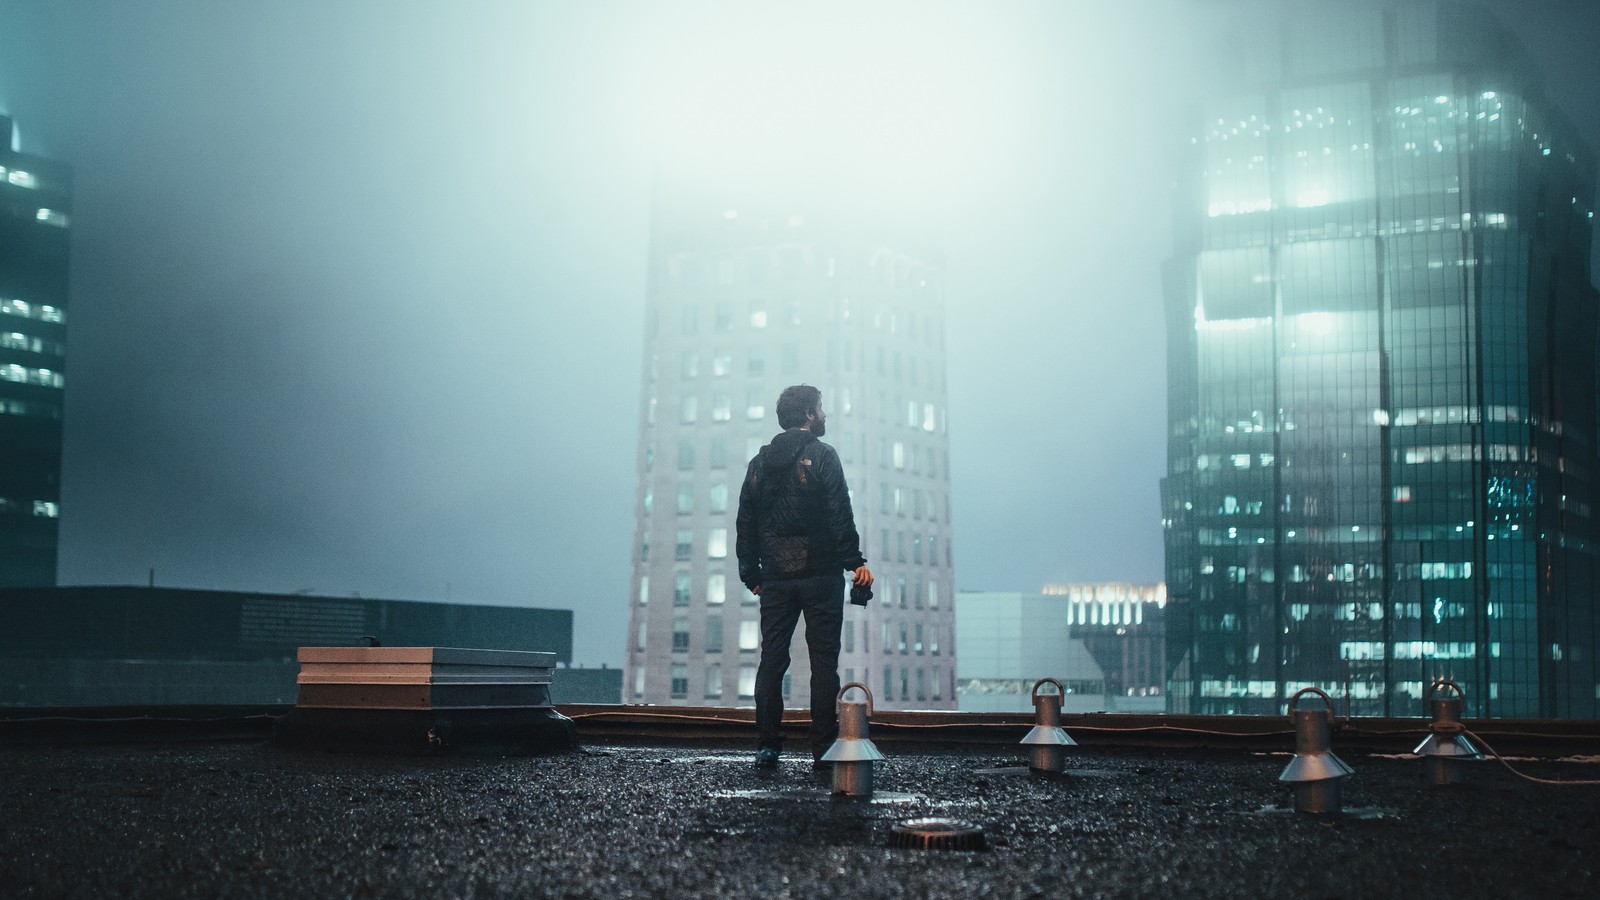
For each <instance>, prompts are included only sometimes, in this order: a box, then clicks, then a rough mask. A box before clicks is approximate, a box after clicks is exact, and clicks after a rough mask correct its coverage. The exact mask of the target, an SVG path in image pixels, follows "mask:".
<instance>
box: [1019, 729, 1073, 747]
mask: <svg viewBox="0 0 1600 900" xmlns="http://www.w3.org/2000/svg"><path fill="white" fill-rule="evenodd" d="M1022 743H1024V744H1044V745H1046V746H1062V747H1076V746H1078V742H1077V741H1075V740H1073V739H1072V737H1071V736H1070V735H1068V734H1067V733H1066V732H1065V731H1063V730H1062V729H1061V728H1060V727H1052V726H1050V725H1035V726H1033V728H1031V729H1029V731H1028V733H1027V734H1026V735H1024V736H1023V738H1022Z"/></svg>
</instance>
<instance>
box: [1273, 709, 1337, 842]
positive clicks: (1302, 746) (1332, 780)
mask: <svg viewBox="0 0 1600 900" xmlns="http://www.w3.org/2000/svg"><path fill="white" fill-rule="evenodd" d="M1306 694H1316V695H1317V696H1319V697H1321V698H1322V702H1323V703H1325V704H1327V707H1328V708H1327V709H1298V708H1297V704H1298V703H1299V701H1300V698H1301V697H1304V696H1305V695H1306ZM1289 718H1290V719H1291V720H1293V722H1294V759H1291V760H1289V764H1288V765H1287V766H1284V768H1283V774H1282V775H1279V776H1278V780H1279V781H1283V782H1287V783H1289V784H1291V785H1293V786H1294V809H1295V812H1303V813H1337V812H1340V811H1342V810H1343V807H1342V806H1341V805H1340V800H1339V779H1341V778H1344V777H1346V776H1347V775H1350V774H1351V773H1353V772H1354V771H1355V770H1354V769H1352V768H1350V767H1349V766H1347V765H1345V762H1344V760H1342V759H1340V758H1339V757H1337V756H1334V755H1333V739H1332V738H1331V737H1330V732H1331V730H1332V726H1331V723H1332V720H1333V699H1332V698H1330V697H1329V696H1328V695H1327V694H1326V693H1324V692H1323V691H1320V690H1318V689H1317V688H1314V687H1308V688H1302V689H1301V690H1299V691H1296V692H1295V695H1294V696H1293V697H1290V698H1289Z"/></svg>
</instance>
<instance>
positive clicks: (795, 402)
mask: <svg viewBox="0 0 1600 900" xmlns="http://www.w3.org/2000/svg"><path fill="white" fill-rule="evenodd" d="M820 406H822V392H821V391H819V390H817V389H816V388H814V387H812V386H811V385H809V384H797V385H794V386H793V387H786V388H784V389H783V393H781V394H779V395H778V425H779V427H782V428H799V427H800V426H801V425H804V424H805V423H806V415H807V414H809V413H814V412H816V411H817V409H818V407H820Z"/></svg>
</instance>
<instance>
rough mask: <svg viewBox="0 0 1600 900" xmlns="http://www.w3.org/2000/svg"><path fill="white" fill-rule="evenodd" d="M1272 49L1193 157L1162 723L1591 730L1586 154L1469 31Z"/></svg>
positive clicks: (1327, 27)
mask: <svg viewBox="0 0 1600 900" xmlns="http://www.w3.org/2000/svg"><path fill="white" fill-rule="evenodd" d="M1279 34H1280V35H1281V41H1277V42H1271V43H1270V45H1269V46H1266V47H1262V48H1256V49H1257V50H1259V51H1261V52H1259V53H1257V54H1255V57H1256V62H1255V63H1254V64H1253V71H1252V73H1251V75H1250V77H1249V78H1248V79H1247V80H1248V81H1249V83H1250V84H1253V85H1255V87H1254V88H1252V89H1247V90H1241V91H1239V92H1238V93H1236V94H1234V95H1233V96H1228V97H1226V98H1225V99H1220V100H1217V101H1216V102H1214V103H1212V104H1211V105H1210V107H1209V108H1208V109H1206V110H1205V112H1204V118H1203V120H1202V121H1201V122H1199V123H1197V126H1196V130H1195V132H1194V133H1193V135H1192V140H1191V141H1190V142H1189V146H1188V148H1187V149H1188V150H1189V151H1190V155H1189V156H1188V158H1187V163H1186V173H1187V174H1186V176H1185V179H1184V183H1183V189H1182V191H1181V194H1180V198H1179V204H1178V207H1179V212H1178V217H1177V219H1178V224H1179V230H1178V233H1179V237H1178V242H1177V248H1176V254H1175V258H1174V260H1173V261H1172V263H1171V265H1170V266H1169V269H1168V272H1167V278H1166V282H1167V297H1168V305H1167V315H1168V328H1169V337H1170V339H1169V351H1168V352H1169V370H1170V386H1169V416H1170V425H1171V429H1170V432H1169V460H1168V474H1167V477H1166V478H1165V479H1164V481H1163V485H1162V504H1163V526H1164V528H1165V530H1166V556H1167V560H1166V577H1167V586H1168V591H1169V595H1170V605H1169V608H1168V612H1167V626H1168V671H1169V677H1170V679H1171V688H1170V691H1171V693H1170V702H1171V706H1170V708H1171V709H1172V710H1173V711H1175V712H1194V713H1256V714H1276V713H1280V712H1282V711H1283V710H1284V708H1285V704H1286V701H1287V698H1288V696H1289V695H1290V694H1292V693H1293V692H1294V691H1296V690H1298V689H1299V688H1301V687H1304V686H1316V687H1320V688H1322V689H1323V690H1326V691H1327V692H1328V693H1329V694H1331V695H1333V696H1334V697H1335V698H1336V699H1337V701H1338V703H1339V711H1340V712H1341V713H1343V712H1344V711H1345V709H1346V708H1348V709H1349V711H1350V712H1352V713H1354V714H1356V715H1419V714H1421V712H1422V707H1421V704H1420V702H1419V698H1420V697H1421V696H1422V693H1423V692H1424V690H1425V689H1426V687H1427V685H1428V684H1430V683H1431V681H1432V680H1433V679H1435V678H1438V677H1449V678H1453V679H1455V680H1456V681H1457V682H1459V683H1460V684H1461V685H1462V687H1463V688H1464V689H1465V692H1466V696H1467V701H1468V704H1469V706H1468V709H1469V712H1470V713H1471V714H1473V715H1488V716H1502V717H1507V716H1539V717H1589V718H1592V717H1595V716H1596V715H1597V714H1600V705H1597V697H1600V677H1597V672H1596V666H1595V652H1596V650H1597V648H1600V642H1597V640H1596V619H1595V604H1596V601H1595V593H1594V591H1595V586H1596V545H1595V538H1596V534H1595V527H1594V520H1593V514H1594V504H1595V501H1596V498H1595V481H1594V478H1595V476H1594V473H1595V471H1596V464H1597V460H1596V367H1595V355H1596V339H1597V332H1596V312H1595V310H1596V294H1595V291H1594V289H1593V287H1592V286H1591V284H1590V273H1589V248H1590V234H1591V228H1592V224H1593V223H1592V220H1593V216H1594V214H1593V212H1592V211H1591V210H1592V206H1593V200H1594V157H1593V155H1592V153H1591V151H1590V150H1589V148H1587V147H1585V146H1583V144H1582V143H1580V142H1579V141H1578V140H1577V138H1576V137H1575V136H1574V131H1573V129H1572V127H1571V126H1570V125H1569V124H1568V123H1567V122H1566V121H1565V120H1564V119H1563V118H1562V117H1561V114H1560V113H1559V112H1558V111H1557V110H1556V109H1554V108H1553V107H1552V106H1551V104H1550V103H1549V101H1548V100H1547V99H1546V98H1545V97H1544V95H1543V94H1542V92H1541V91H1540V88H1539V83H1538V81H1537V78H1536V76H1535V75H1534V74H1533V71H1532V68H1531V67H1530V66H1529V64H1528V61H1527V58H1526V56H1525V55H1524V54H1523V53H1522V51H1521V50H1520V49H1519V48H1518V47H1517V46H1516V43H1515V41H1514V40H1513V39H1511V38H1510V37H1509V35H1508V34H1507V33H1506V32H1505V31H1504V30H1503V29H1502V28H1500V27H1499V26H1498V25H1497V24H1496V23H1495V22H1494V21H1493V20H1492V18H1491V17H1490V16H1489V15H1488V14H1487V13H1485V12H1483V11H1481V10H1478V9H1475V8H1472V7H1462V6H1456V5H1454V4H1439V5H1437V6H1434V5H1423V6H1416V7H1405V8H1401V9H1397V10H1389V11H1375V10H1365V11H1360V12H1349V13H1346V14H1341V15H1336V16H1335V15H1326V16H1321V17H1316V18H1305V17H1301V18H1298V19H1297V20H1296V21H1295V22H1293V23H1291V24H1290V25H1289V26H1288V27H1286V28H1284V29H1283V30H1282V31H1281V32H1279Z"/></svg>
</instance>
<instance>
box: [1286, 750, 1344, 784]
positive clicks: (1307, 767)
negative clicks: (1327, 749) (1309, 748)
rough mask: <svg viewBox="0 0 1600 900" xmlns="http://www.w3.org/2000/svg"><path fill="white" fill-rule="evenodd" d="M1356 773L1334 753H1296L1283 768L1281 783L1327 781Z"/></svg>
mask: <svg viewBox="0 0 1600 900" xmlns="http://www.w3.org/2000/svg"><path fill="white" fill-rule="evenodd" d="M1354 773H1355V769H1352V768H1350V767H1349V766H1347V765H1345V762H1344V760H1342V759H1340V758H1339V757H1337V756H1334V755H1333V754H1332V753H1296V754H1295V755H1294V759H1291V760H1289V764H1288V765H1287V766H1284V767H1283V774H1282V775H1279V776H1278V780H1279V781H1326V780H1328V779H1329V778H1343V777H1345V776H1346V775H1351V774H1354Z"/></svg>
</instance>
